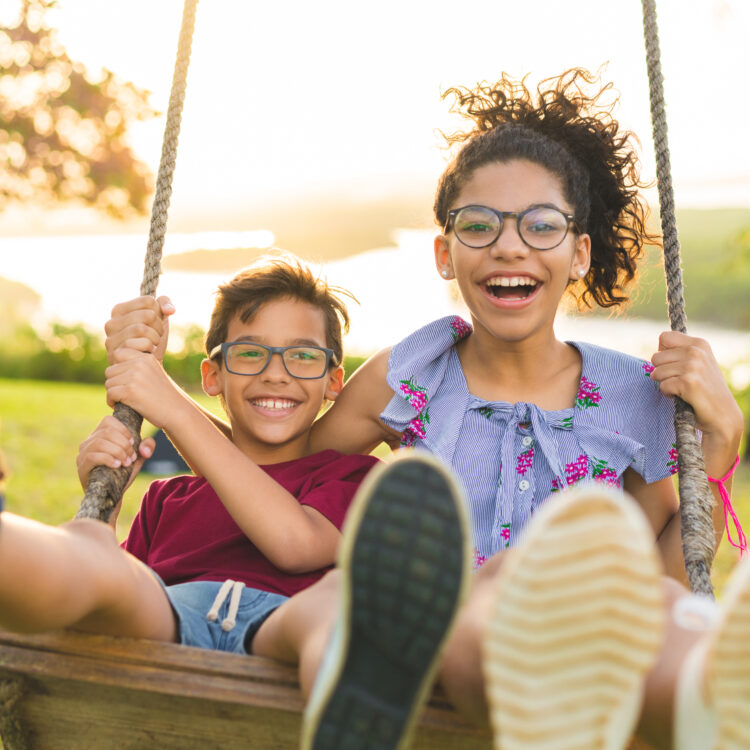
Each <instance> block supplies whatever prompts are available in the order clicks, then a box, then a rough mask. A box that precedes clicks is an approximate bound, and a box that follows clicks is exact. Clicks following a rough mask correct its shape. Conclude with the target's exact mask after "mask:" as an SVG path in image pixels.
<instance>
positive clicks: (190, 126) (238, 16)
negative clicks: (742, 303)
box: [0, 0, 750, 231]
mask: <svg viewBox="0 0 750 750" xmlns="http://www.w3.org/2000/svg"><path fill="white" fill-rule="evenodd" d="M5 2H8V0H4V3H5ZM10 2H12V0H10ZM657 6H658V11H659V25H660V34H661V49H662V68H663V72H664V76H665V84H664V85H665V93H666V106H667V116H668V120H669V136H670V148H671V156H672V168H673V174H674V181H675V192H676V197H677V203H678V206H681V205H682V206H688V205H689V206H703V205H724V204H732V205H750V149H748V148H747V147H746V145H745V142H744V141H745V138H746V123H747V122H748V120H749V119H750V97H748V96H747V95H746V93H745V92H746V84H747V72H748V71H750V47H749V45H748V44H747V30H748V29H749V28H750V3H747V2H745V1H744V0H700V1H698V0H687V1H686V0H657ZM7 7H9V6H8V5H6V9H7ZM181 13H182V1H181V0H128V2H120V3H112V2H101V0H59V2H58V8H57V9H56V10H55V11H53V12H52V13H51V14H50V20H51V21H52V22H53V25H55V26H56V27H57V28H58V29H59V36H60V40H61V41H62V42H63V44H64V45H65V46H66V48H67V51H68V54H69V55H70V56H71V57H72V58H73V59H76V60H79V61H81V62H83V63H85V64H86V65H87V66H88V67H89V68H91V69H92V70H95V69H97V68H99V67H107V68H109V69H110V70H112V71H114V72H115V73H116V74H118V75H119V76H121V77H122V78H125V79H128V80H131V81H133V82H134V83H135V84H137V85H138V86H141V87H143V88H146V89H148V90H150V91H151V92H152V96H151V103H152V105H153V106H154V107H155V108H157V109H159V110H162V111H166V106H167V101H168V97H169V88H170V84H171V78H172V66H173V61H174V55H175V51H176V43H177V35H178V32H179V26H180V18H181ZM603 65H606V67H605V68H604V71H603V77H604V78H605V79H606V80H611V81H613V82H614V84H615V86H616V88H617V90H618V91H619V93H620V105H619V106H618V109H617V110H616V115H617V117H618V119H619V120H620V121H621V123H622V124H623V125H624V126H625V127H627V128H629V129H632V130H633V131H635V132H636V133H637V134H638V135H639V136H640V139H641V142H642V145H643V152H642V158H643V162H644V174H645V175H646V176H647V177H653V174H654V171H655V168H654V166H653V155H652V149H651V126H650V119H649V104H648V89H647V81H646V66H645V54H644V51H643V38H642V25H641V4H640V2H638V0H619V1H617V2H613V1H611V0H610V1H607V2H602V0H570V2H567V3H561V2H556V1H552V0H525V2H514V3H508V2H501V1H500V0H494V1H493V2H489V1H487V0H473V1H472V2H467V3H464V4H458V3H455V2H446V1H445V0H381V1H380V2H378V3H367V4H365V3H353V2H351V1H350V0H348V1H346V2H344V1H343V0H317V2H310V0H304V1H302V0H287V2H279V3H272V2H251V1H250V0H202V1H201V2H200V3H199V5H198V16H197V24H196V33H195V39H194V44H193V55H192V60H191V66H190V72H189V76H188V91H187V98H186V102H185V109H184V114H183V128H182V133H181V136H180V143H179V152H178V161H177V171H176V174H175V181H174V192H173V197H172V206H171V209H170V229H177V230H180V229H189V230H190V231H196V230H203V231H212V230H216V229H220V228H221V227H220V226H217V224H218V223H220V222H219V219H218V218H217V217H218V216H219V215H222V214H226V212H227V211H233V212H235V214H236V215H237V216H238V217H239V219H238V223H237V224H236V225H235V226H234V227H233V228H234V229H248V230H251V229H257V228H259V227H254V226H247V227H243V226H242V219H241V217H242V212H243V210H246V208H247V206H248V205H254V206H257V205H261V206H262V205H263V204H264V202H269V203H270V202H278V201H279V200H280V199H282V198H283V199H288V200H289V202H290V213H291V214H293V204H294V201H295V200H298V199H301V198H304V197H309V196H331V197H335V196H336V195H346V196H347V197H348V198H352V197H355V198H356V199H361V200H368V199H369V198H373V197H375V198H377V197H381V196H385V195H389V194H393V193H394V192H396V193H398V192H404V191H413V192H415V193H419V194H424V195H425V200H427V201H429V200H430V198H431V194H432V192H433V190H434V185H435V182H436V180H437V177H438V176H439V174H440V172H441V171H442V169H443V166H444V164H445V159H446V153H445V150H444V149H443V147H442V141H441V136H440V133H439V131H440V130H441V129H442V130H446V131H450V130H452V129H454V128H455V126H456V125H457V120H456V119H455V116H451V115H450V114H449V113H448V109H449V106H448V103H447V102H446V101H443V100H441V92H442V91H444V90H445V89H447V88H448V87H450V86H453V85H473V84H475V83H476V82H477V81H481V80H493V79H496V78H497V77H498V75H499V73H500V72H501V71H503V70H504V71H506V72H508V73H510V74H511V75H514V76H522V75H524V74H527V73H528V74H529V76H530V80H532V81H533V80H538V79H540V78H544V77H548V76H552V75H556V74H558V73H560V72H561V71H563V70H564V69H566V68H569V67H573V66H582V67H586V68H589V69H591V70H597V69H599V68H600V67H601V66H603ZM163 128H164V118H163V117H161V118H157V119H156V120H153V121H151V122H148V123H143V124H139V125H137V126H136V127H135V128H134V129H133V132H132V134H131V140H132V144H133V147H134V148H135V150H136V152H137V154H138V155H139V156H140V158H142V159H143V160H144V161H145V162H146V163H147V164H149V165H152V167H153V170H154V172H155V171H156V168H157V166H158V160H159V154H160V149H161V138H162V133H163ZM61 217H62V218H61ZM66 221H67V222H72V223H73V224H76V223H77V224H80V228H85V227H86V225H87V223H88V224H90V225H93V224H95V223H96V221H98V219H96V218H95V217H93V216H91V215H89V216H85V215H81V214H75V215H74V218H72V219H66V218H64V216H63V215H62V214H59V213H55V212H45V214H44V217H43V219H39V217H37V220H36V222H34V223H33V225H34V226H35V227H36V228H37V229H40V230H49V229H50V227H51V228H52V229H54V227H55V223H56V222H57V224H58V225H59V226H60V227H61V228H67V229H71V228H73V229H75V227H71V226H68V227H65V226H64V225H65V222H66ZM14 222H16V223H17V222H18V215H17V214H16V213H14V212H5V215H2V216H0V231H2V230H3V229H5V231H12V230H13V227H14ZM77 224H76V226H77ZM19 226H20V225H19Z"/></svg>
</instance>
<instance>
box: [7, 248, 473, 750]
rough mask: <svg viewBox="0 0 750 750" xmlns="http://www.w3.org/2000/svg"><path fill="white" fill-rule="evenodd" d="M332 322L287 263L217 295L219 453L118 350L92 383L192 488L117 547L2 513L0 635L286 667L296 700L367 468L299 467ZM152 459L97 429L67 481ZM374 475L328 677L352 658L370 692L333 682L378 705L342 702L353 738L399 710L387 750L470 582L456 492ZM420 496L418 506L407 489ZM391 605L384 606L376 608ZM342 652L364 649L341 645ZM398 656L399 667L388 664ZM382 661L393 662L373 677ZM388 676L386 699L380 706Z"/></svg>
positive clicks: (424, 687) (153, 370)
mask: <svg viewBox="0 0 750 750" xmlns="http://www.w3.org/2000/svg"><path fill="white" fill-rule="evenodd" d="M342 323H343V324H344V325H347V324H348V317H347V313H346V308H345V306H344V304H343V303H342V302H341V300H340V299H339V298H338V297H337V296H336V294H335V293H334V291H333V290H331V289H330V288H329V287H328V286H327V285H326V284H325V283H324V282H322V281H320V280H319V279H316V278H315V277H314V276H313V275H312V274H311V272H310V270H309V269H307V268H305V267H303V266H302V265H300V264H299V263H296V262H292V261H289V260H285V259H274V260H271V261H268V262H266V263H265V264H263V265H258V266H254V267H251V268H250V269H247V270H246V271H244V272H241V273H240V274H238V275H237V276H236V277H235V278H234V279H232V281H230V282H229V283H228V284H226V285H224V286H222V287H221V288H220V289H219V293H218V299H217V303H216V305H215V308H214V312H213V314H212V317H211V325H210V327H209V330H208V333H207V336H206V351H207V355H208V358H207V359H206V360H204V361H203V362H202V364H201V375H202V382H203V388H204V390H205V391H206V393H208V394H209V395H212V396H218V397H219V398H220V399H221V401H222V404H223V406H224V408H225V410H226V413H227V416H228V417H229V423H230V426H231V441H227V440H226V438H225V437H224V435H223V434H222V433H220V432H219V431H218V430H217V429H216V427H214V426H213V424H212V423H211V421H210V420H209V419H208V418H207V417H206V415H205V414H204V413H203V412H202V411H201V410H200V409H199V408H197V407H196V406H195V404H193V402H192V401H191V400H190V399H189V398H188V397H187V396H185V394H183V393H182V391H181V390H180V389H179V388H178V387H177V386H176V385H175V384H174V383H173V382H172V381H171V380H170V379H169V378H168V377H167V376H166V374H165V372H164V371H163V369H162V368H161V365H160V364H159V363H158V361H157V360H156V358H155V357H154V356H152V355H151V354H146V353H143V352H137V351H135V350H134V349H128V348H124V349H120V350H119V352H118V354H117V356H116V357H115V359H117V360H118V361H117V362H116V363H115V364H113V365H112V366H110V367H109V368H108V370H107V373H106V378H107V379H106V387H107V397H108V401H109V402H110V403H114V402H117V401H122V402H124V403H126V404H127V405H129V406H131V407H133V408H134V409H136V410H137V411H139V412H140V413H141V414H142V415H143V416H144V417H145V418H147V419H148V420H149V421H150V422H152V423H153V424H154V425H156V426H157V427H161V428H163V429H165V430H166V431H168V433H169V434H170V436H171V437H172V438H173V439H174V440H175V442H176V443H177V445H178V447H179V448H180V449H182V450H184V451H185V452H186V453H187V454H189V455H191V457H194V461H193V468H194V469H196V472H197V474H198V475H197V476H181V477H174V478H171V479H167V480H158V481H156V482H154V483H152V485H151V486H150V487H149V490H148V491H147V493H146V495H145V497H144V499H143V503H142V506H141V509H140V511H139V513H138V515H137V517H136V519H135V520H134V523H133V526H132V528H131V530H130V533H129V535H128V538H127V539H126V541H125V542H124V543H123V545H122V547H123V548H120V547H118V545H117V542H116V539H115V536H114V533H113V529H112V527H111V526H110V525H107V524H104V523H101V522H99V521H93V520H89V519H82V520H75V521H71V522H68V523H66V524H63V525H62V526H60V527H59V528H53V527H49V526H45V525H43V524H40V523H36V522H33V521H30V520H27V519H23V518H21V517H18V516H15V515H12V514H10V513H3V514H2V515H1V516H0V570H2V571H3V575H2V576H0V626H2V627H6V628H10V629H12V630H17V631H22V632H35V631H41V630H47V629H52V628H60V627H71V628H75V629H77V630H83V631H88V632H95V633H105V634H110V635H127V636H131V637H140V638H147V639H152V640H164V641H177V642H180V643H183V644H186V645H192V646H198V647H203V648H214V649H219V650H224V651H230V652H236V653H255V654H260V655H264V656H271V657H276V658H280V659H284V660H287V661H291V662H298V663H299V665H300V667H299V668H300V682H301V684H302V688H303V691H304V692H305V693H306V694H308V693H309V691H310V686H311V684H312V681H313V678H314V677H315V674H316V672H317V668H318V664H319V662H320V660H321V656H322V653H323V650H324V648H325V646H326V643H327V641H328V636H329V633H330V631H331V628H332V626H333V620H334V618H335V616H336V611H337V607H336V606H334V605H332V606H325V602H326V600H327V599H330V600H331V601H333V597H337V596H338V593H337V592H338V583H339V581H338V577H337V576H334V575H329V576H325V577H324V576H323V574H324V573H325V571H326V570H328V569H329V568H330V567H331V566H332V565H333V563H334V560H335V559H336V553H337V547H338V544H339V538H340V536H341V535H340V531H339V530H340V528H341V526H342V523H343V520H344V515H345V514H346V512H347V510H348V507H349V504H350V502H351V500H352V497H353V495H354V493H355V490H356V489H357V487H358V485H359V483H360V482H361V480H362V479H363V478H364V476H365V474H367V472H368V471H369V470H370V469H371V468H372V467H373V465H374V464H376V463H378V462H377V459H375V458H373V457H370V456H360V455H352V456H345V455H343V454H340V453H337V452H336V451H323V452H320V453H310V448H309V433H310V428H311V426H312V423H313V421H314V420H315V418H316V416H317V415H318V413H319V411H320V409H321V406H322V404H323V402H324V400H326V399H328V400H333V399H335V398H336V396H337V395H338V393H339V392H340V390H341V388H342V386H343V368H342V367H341V362H342V346H341V336H342ZM151 448H152V446H151V443H150V442H149V441H144V442H143V444H142V448H141V450H140V457H138V456H136V455H135V453H134V451H133V448H132V442H131V440H130V437H129V435H128V433H127V430H126V429H125V428H124V427H123V425H121V424H120V423H119V422H118V421H117V420H115V419H114V418H113V417H107V418H105V419H104V420H103V421H102V423H101V424H100V425H99V427H98V428H97V429H96V430H95V431H94V433H93V434H92V435H91V436H90V437H89V438H88V439H87V440H86V441H84V442H83V443H82V445H81V451H80V454H79V458H78V470H79V476H80V477H81V479H82V481H83V482H84V484H85V480H86V478H87V476H88V473H89V472H90V471H91V469H92V468H93V466H95V465H101V464H104V465H109V466H112V467H116V466H119V465H126V466H133V469H134V472H133V473H137V472H136V470H137V469H138V468H139V467H140V462H141V460H142V458H143V457H145V456H147V455H148V454H149V453H150V451H151ZM378 469H379V470H378V471H376V472H374V475H373V476H372V478H368V482H367V485H366V487H364V488H363V490H362V492H361V493H360V495H359V497H360V500H359V501H358V504H357V511H356V512H355V513H354V514H353V515H354V518H353V520H352V521H351V522H349V524H348V528H349V529H350V531H349V533H348V537H347V539H346V541H345V543H344V544H343V550H342V555H341V556H340V559H343V561H344V564H345V568H346V571H345V573H344V578H345V579H346V580H347V585H348V586H349V587H351V586H352V585H353V583H352V582H353V580H355V579H356V580H357V581H358V592H359V594H360V595H362V593H363V592H364V593H365V597H364V599H362V596H360V598H359V600H357V601H353V599H354V597H353V596H352V595H351V593H350V595H349V598H348V601H347V608H348V609H347V618H346V622H343V625H344V628H343V630H340V631H339V636H338V640H339V644H340V645H339V648H338V657H339V663H338V665H335V666H336V667H337V668H344V666H345V661H346V659H347V658H348V657H347V652H348V651H351V659H353V660H354V661H355V662H356V663H357V668H364V670H365V672H364V674H365V677H364V681H363V679H362V676H361V675H355V676H354V677H353V680H352V679H350V680H349V682H347V681H346V680H344V682H343V684H344V686H345V687H346V686H351V687H353V689H354V690H355V691H356V690H357V689H358V688H359V687H362V686H364V687H366V688H367V690H368V691H370V692H372V694H373V700H372V701H370V700H369V699H368V700H365V701H360V702H359V703H360V704H361V705H359V707H358V706H357V705H356V704H357V701H355V705H354V706H353V707H350V704H347V707H346V711H347V714H349V715H351V716H352V717H353V718H354V720H355V723H357V724H358V725H361V723H362V721H363V720H367V719H368V717H376V718H378V717H379V712H380V711H381V709H382V705H383V703H382V699H385V700H386V701H388V700H391V701H392V702H393V703H394V706H393V709H394V710H393V712H392V716H391V718H390V720H389V721H388V722H386V723H385V724H386V725H384V723H383V722H382V721H381V722H379V728H378V732H380V733H386V734H387V735H388V737H389V740H388V743H389V744H387V745H384V747H395V743H397V742H399V738H401V737H403V736H404V735H405V734H408V729H409V728H410V727H411V725H412V724H413V720H414V718H415V716H416V711H414V710H413V709H414V707H415V706H417V705H419V704H420V703H421V702H422V701H423V700H424V698H425V697H426V694H427V692H428V690H429V687H430V685H431V677H432V675H433V674H434V670H435V667H436V659H435V655H436V652H437V650H438V648H439V646H440V644H441V643H442V641H443V640H444V638H445V635H446V632H447V629H448V627H449V625H450V623H451V622H452V618H453V614H454V611H455V609H456V606H457V602H458V599H459V598H460V596H461V593H462V591H463V588H464V585H465V583H466V570H467V568H466V566H465V565H464V559H465V554H464V552H465V549H464V546H463V545H462V534H463V533H465V529H466V522H465V519H464V517H463V515H462V507H463V503H462V502H461V501H460V499H459V497H458V489H457V488H456V487H455V485H454V483H453V480H452V479H450V477H449V476H448V474H447V472H445V471H444V470H443V469H442V468H441V467H439V466H438V465H437V463H436V462H435V461H433V460H432V459H428V458H424V459H422V458H417V457H413V458H409V457H407V458H406V459H405V460H400V461H397V462H394V463H393V464H392V465H391V466H389V467H387V468H385V469H383V468H382V467H378ZM425 485H427V486H426V487H425V489H424V493H425V497H420V496H419V494H417V493H414V492H413V487H414V486H425ZM414 503H418V505H416V504H414ZM113 522H114V521H112V523H113ZM436 530H437V533H438V539H437V540H435V541H434V542H433V543H431V544H429V545H428V548H427V549H425V550H420V549H419V547H418V542H419V540H421V539H423V538H424V536H425V533H431V534H435V533H436ZM355 542H356V543H355ZM386 546H387V548H388V551H387V555H382V554H381V552H382V551H383V549H384V548H385V547H386ZM347 576H348V579H347V578H346V577H347ZM321 579H322V580H321ZM308 587H311V588H308ZM308 592H311V596H307V594H308ZM407 594H408V595H409V596H410V600H407V598H406V596H407ZM438 595H439V600H440V602H439V606H436V604H435V599H436V597H438ZM386 600H390V601H392V602H393V604H394V607H396V609H394V610H393V611H387V612H385V614H384V613H383V612H382V608H383V603H384V602H385V601H386ZM405 610H406V611H408V614H409V617H410V621H409V622H410V624H407V625H404V623H403V622H402V621H401V615H402V613H403V612H404V611H405ZM427 619H429V624H430V627H426V626H425V624H424V623H425V620H427ZM350 627H351V628H352V631H353V633H354V634H355V635H353V636H352V638H351V639H350V638H349V635H348V628H350ZM350 640H351V641H352V642H353V643H354V644H355V645H356V643H362V642H363V640H364V641H365V642H367V643H368V647H367V648H365V649H364V651H363V650H361V649H360V650H357V648H355V647H354V646H353V647H352V648H351V649H349V648H348V643H349V641H350ZM373 643H374V644H375V648H374V649H372V648H371V647H369V646H371V645H372V644H373ZM407 651H409V652H410V653H411V658H410V663H409V664H407V665H404V666H403V667H402V666H401V665H398V664H397V663H398V661H399V660H400V658H401V656H402V655H403V653H405V652H407ZM388 652H390V656H387V654H388ZM384 654H385V655H386V660H388V659H389V658H390V659H391V660H392V661H393V662H394V663H396V664H397V666H395V668H394V670H395V671H394V670H392V671H391V672H389V673H388V677H387V679H385V680H384V681H383V680H381V681H380V682H378V680H377V679H375V675H377V674H378V673H380V672H381V671H382V669H383V666H384V661H383V655H384ZM351 659H349V661H350V662H351ZM329 669H330V665H329ZM337 676H340V675H337ZM370 676H372V677H373V679H372V680H371V679H370ZM394 677H395V680H396V682H397V683H398V684H399V686H400V689H399V691H398V694H397V695H393V694H392V693H390V688H391V685H392V682H393V680H394ZM379 691H380V692H379ZM383 691H385V695H383V694H382V693H383ZM339 697H340V696H339ZM320 700H321V699H318V702H319V703H320ZM329 702H330V696H327V695H326V696H325V697H324V703H325V704H326V706H327V704H328V703H329ZM333 703H334V706H335V704H336V701H333ZM324 713H325V711H324V707H321V708H320V709H319V714H320V715H319V716H318V718H317V720H316V723H315V728H314V731H312V732H308V736H307V738H306V740H305V742H306V743H308V745H309V743H313V742H315V743H316V744H315V747H316V748H322V747H326V748H335V747H339V746H341V744H340V743H342V742H346V741H347V738H348V737H350V729H349V728H346V727H344V728H341V727H339V726H338V724H337V722H336V721H334V722H331V721H329V719H328V717H327V716H325V715H323V714H324ZM313 735H315V736H313ZM318 735H319V736H318ZM310 746H311V745H310Z"/></svg>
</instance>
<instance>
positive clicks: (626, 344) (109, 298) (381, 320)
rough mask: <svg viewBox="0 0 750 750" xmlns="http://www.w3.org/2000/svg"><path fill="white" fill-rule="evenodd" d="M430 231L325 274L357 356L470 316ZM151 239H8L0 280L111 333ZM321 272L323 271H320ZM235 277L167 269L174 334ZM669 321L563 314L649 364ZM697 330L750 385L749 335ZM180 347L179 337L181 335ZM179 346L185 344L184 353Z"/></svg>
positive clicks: (178, 239) (582, 331)
mask: <svg viewBox="0 0 750 750" xmlns="http://www.w3.org/2000/svg"><path fill="white" fill-rule="evenodd" d="M432 238H433V232H432V231H430V230H419V231H417V230H398V231H396V232H394V245H393V246H392V247H387V248H382V249H378V250H371V251H369V252H366V253H360V254H359V255H355V256H352V257H350V258H346V259H344V260H338V261H332V262H330V263H327V264H326V265H325V266H321V267H320V268H321V270H322V272H323V273H324V274H325V275H326V276H327V278H328V280H329V281H330V282H331V283H332V284H336V285H338V286H343V287H345V288H347V289H349V290H350V291H351V292H352V293H353V294H355V296H356V297H357V298H358V299H359V301H360V303H361V304H360V305H356V304H353V303H352V304H350V305H349V309H350V312H351V317H352V326H351V332H350V334H349V335H348V337H347V339H346V341H345V346H346V349H347V351H348V352H349V353H351V354H361V355H366V354H369V353H371V352H373V351H375V350H377V349H379V348H382V347H384V346H387V345H389V344H392V343H394V342H396V341H399V340H400V339H402V338H403V337H404V336H406V335H407V334H408V333H410V332H411V331H413V330H415V329H416V328H418V327H420V326H422V325H424V324H425V323H428V322H430V321H431V320H434V319H435V318H439V317H441V316H443V315H449V314H458V315H463V316H464V317H467V318H468V313H467V312H466V309H465V307H464V306H463V304H462V303H461V302H460V301H459V300H458V299H457V298H456V293H455V285H453V284H447V283H446V282H445V281H443V280H442V279H441V278H440V276H439V275H438V274H437V272H436V271H435V269H434V266H433V260H432V257H433V256H432ZM272 243H273V237H272V235H271V234H270V233H269V232H240V233H233V232H212V233H205V232H201V233H193V234H175V233H173V234H169V235H168V236H167V240H166V243H165V247H164V255H165V256H167V255H171V254H176V253H182V252H186V251H190V250H197V249H212V248H215V249H227V248H233V247H254V246H256V247H270V246H271V244H272ZM145 249H146V238H145V237H143V236H141V235H106V236H81V237H11V238H3V239H2V240H0V276H3V277H5V278H7V279H11V280H14V281H19V282H21V283H23V284H26V285H27V286H29V287H31V288H33V289H34V290H36V291H37V292H38V293H39V294H40V295H41V297H42V311H41V313H40V316H39V319H38V320H35V321H33V322H34V323H35V325H37V326H43V325H44V324H45V322H46V321H49V320H51V319H54V320H61V321H64V322H67V323H73V322H83V323H85V324H86V325H87V326H89V327H90V328H92V329H93V330H102V328H103V325H104V323H105V321H106V320H107V319H108V318H109V316H110V311H111V309H112V306H113V305H114V304H115V303H117V302H121V301H124V300H127V299H130V298H132V297H135V296H136V295H137V294H138V290H139V288H140V283H141V277H142V275H143V258H144V255H145ZM313 265H314V264H313ZM232 275H233V274H232V273H192V272H184V271H165V272H164V273H163V274H162V277H161V279H160V281H159V293H160V294H168V295H169V296H170V297H171V298H172V300H173V302H174V303H175V305H176V307H177V313H176V315H175V316H174V317H173V319H172V320H173V327H174V329H176V330H179V327H180V326H185V325H188V324H190V323H197V324H198V325H200V326H201V327H203V328H205V327H206V325H207V324H208V320H209V317H210V314H211V309H212V307H213V302H214V298H213V292H214V291H215V290H216V287H217V286H218V285H219V284H220V283H221V282H224V281H226V280H228V279H229V278H231V276H232ZM667 327H668V324H667V323H666V321H665V322H655V321H648V320H645V319H628V318H624V317H621V318H601V317H596V318H594V317H590V316H580V317H578V316H575V317H569V316H565V315H559V316H558V320H557V324H556V331H557V335H558V337H559V338H562V339H573V340H584V341H590V342H592V343H594V344H599V345H601V346H608V347H611V348H614V349H619V350H621V351H624V352H627V353H630V354H634V355H636V356H640V357H644V358H649V357H650V356H651V354H652V353H653V352H654V351H655V349H656V346H657V336H658V333H659V332H660V331H662V330H664V329H665V328H667ZM690 332H691V333H692V334H693V335H696V336H703V337H705V338H707V339H708V340H709V341H710V343H711V345H712V347H713V349H714V352H715V353H716V356H717V358H718V359H719V361H720V362H721V363H722V365H724V366H725V367H726V368H727V369H728V370H729V371H730V372H731V379H732V382H733V384H735V385H737V386H743V385H744V384H746V383H747V382H750V334H748V333H743V332H739V331H729V330H725V329H720V328H713V327H708V326H702V325H700V324H694V323H692V322H691V329H690ZM174 343H176V344H179V339H178V338H177V337H174ZM177 348H179V346H178V347H177Z"/></svg>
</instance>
